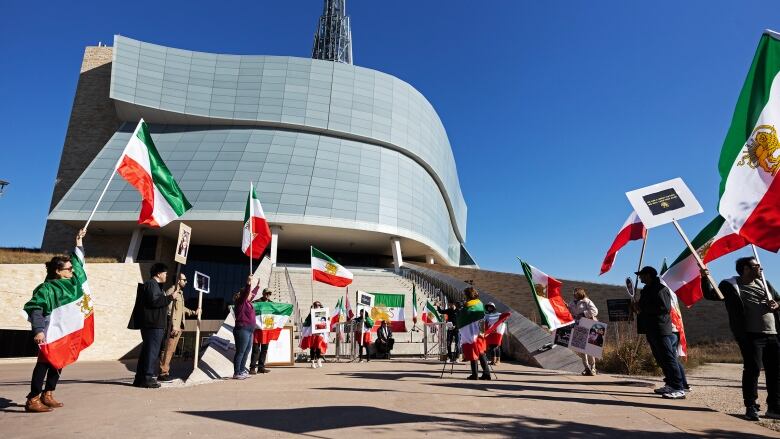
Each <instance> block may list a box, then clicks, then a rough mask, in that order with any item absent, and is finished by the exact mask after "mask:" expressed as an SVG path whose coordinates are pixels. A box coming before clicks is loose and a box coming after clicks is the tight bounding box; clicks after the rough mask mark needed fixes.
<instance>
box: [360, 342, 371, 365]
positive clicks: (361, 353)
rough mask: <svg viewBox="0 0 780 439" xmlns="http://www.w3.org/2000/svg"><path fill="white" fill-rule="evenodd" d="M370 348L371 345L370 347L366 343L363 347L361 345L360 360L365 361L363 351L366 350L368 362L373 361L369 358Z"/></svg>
mask: <svg viewBox="0 0 780 439" xmlns="http://www.w3.org/2000/svg"><path fill="white" fill-rule="evenodd" d="M369 346H370V345H368V344H366V343H364V344H361V345H360V359H361V360H362V359H363V349H365V350H366V361H371V360H370V359H369V357H368V347H369Z"/></svg>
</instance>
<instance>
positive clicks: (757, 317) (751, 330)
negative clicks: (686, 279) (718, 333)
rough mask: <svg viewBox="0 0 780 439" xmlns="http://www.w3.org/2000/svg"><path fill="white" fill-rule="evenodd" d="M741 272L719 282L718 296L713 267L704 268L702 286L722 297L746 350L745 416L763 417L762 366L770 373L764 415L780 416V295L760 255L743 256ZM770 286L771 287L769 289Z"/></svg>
mask: <svg viewBox="0 0 780 439" xmlns="http://www.w3.org/2000/svg"><path fill="white" fill-rule="evenodd" d="M736 269H737V274H738V276H734V277H732V278H729V279H724V280H723V281H721V282H720V284H718V288H719V289H720V291H721V293H723V297H722V298H721V297H718V295H717V293H716V292H715V289H714V288H713V287H712V285H710V282H709V281H708V280H707V278H708V275H709V270H707V269H706V268H705V269H702V270H701V272H702V277H701V289H702V292H703V293H704V297H705V298H706V299H708V300H718V301H719V300H722V301H723V302H724V305H725V306H726V312H727V313H728V315H729V327H730V329H731V332H732V334H733V335H734V340H736V342H737V344H738V345H739V352H740V353H741V354H742V363H743V364H744V366H743V369H742V399H743V402H744V403H745V418H747V419H748V420H751V421H758V420H759V415H758V413H759V410H760V409H761V407H760V406H759V405H758V404H757V403H756V402H757V400H758V377H759V375H761V367H762V366H763V368H764V374H765V375H766V391H767V398H766V403H767V410H766V414H765V415H764V417H766V418H771V419H780V370H779V369H780V343H778V340H777V329H778V327H780V323H778V301H780V296H778V294H777V291H775V289H774V288H773V287H772V284H770V283H769V282H766V284H764V280H763V278H762V271H763V270H762V268H761V265H760V264H759V263H758V261H757V260H756V258H753V257H745V258H739V259H737V262H736ZM767 290H768V291H767Z"/></svg>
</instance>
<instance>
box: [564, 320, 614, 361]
mask: <svg viewBox="0 0 780 439" xmlns="http://www.w3.org/2000/svg"><path fill="white" fill-rule="evenodd" d="M606 337H607V324H606V323H604V322H599V321H597V320H591V319H586V318H581V319H580V321H579V322H578V323H577V325H575V326H574V327H573V328H572V331H571V337H570V339H569V349H571V350H573V351H576V352H581V353H583V354H588V355H592V356H594V357H596V358H601V356H602V353H603V350H604V342H605V339H606Z"/></svg>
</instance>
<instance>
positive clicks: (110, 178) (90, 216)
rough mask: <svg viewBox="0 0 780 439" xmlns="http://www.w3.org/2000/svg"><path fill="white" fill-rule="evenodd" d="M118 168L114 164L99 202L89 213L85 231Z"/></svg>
mask: <svg viewBox="0 0 780 439" xmlns="http://www.w3.org/2000/svg"><path fill="white" fill-rule="evenodd" d="M120 157H121V156H120ZM116 169H117V167H116V166H114V172H112V173H111V176H110V177H108V182H106V187H104V188H103V192H101V193H100V197H98V200H97V203H95V207H94V208H93V209H92V213H90V214H89V218H87V223H86V224H84V230H85V231H86V230H87V228H88V227H89V223H90V222H92V217H93V216H95V212H96V211H97V208H98V206H100V202H101V201H103V196H104V195H106V191H107V190H108V185H110V184H111V180H113V179H114V175H116Z"/></svg>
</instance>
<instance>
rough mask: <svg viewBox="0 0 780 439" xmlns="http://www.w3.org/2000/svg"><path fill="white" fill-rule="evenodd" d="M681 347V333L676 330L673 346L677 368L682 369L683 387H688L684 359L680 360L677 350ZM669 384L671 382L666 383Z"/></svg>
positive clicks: (681, 379)
mask: <svg viewBox="0 0 780 439" xmlns="http://www.w3.org/2000/svg"><path fill="white" fill-rule="evenodd" d="M679 347H680V333H679V332H675V333H674V345H673V346H672V350H673V351H674V355H675V357H677V368H679V369H680V381H681V382H682V386H683V389H687V388H688V378H686V377H685V367H683V364H682V361H681V360H680V356H679V355H677V352H678V350H679ZM666 385H667V386H668V385H669V383H666Z"/></svg>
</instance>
